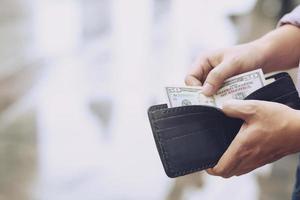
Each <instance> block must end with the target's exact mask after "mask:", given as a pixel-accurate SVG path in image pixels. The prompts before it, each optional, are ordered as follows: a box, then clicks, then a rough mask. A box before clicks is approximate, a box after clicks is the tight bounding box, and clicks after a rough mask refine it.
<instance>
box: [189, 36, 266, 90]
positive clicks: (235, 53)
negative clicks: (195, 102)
mask: <svg viewBox="0 0 300 200" xmlns="http://www.w3.org/2000/svg"><path fill="white" fill-rule="evenodd" d="M256 44H257V43H256V42H252V43H247V44H243V45H237V46H233V47H231V48H226V49H222V50H217V51H213V52H211V53H208V54H206V55H204V56H201V57H200V58H198V59H197V61H196V62H195V63H194V66H193V69H192V71H191V72H190V73H189V74H188V75H187V77H186V79H185V83H186V84H187V85H191V86H197V85H202V84H203V83H204V85H203V93H204V94H205V95H207V96H211V95H213V94H215V93H216V91H217V90H218V89H219V88H220V87H221V85H222V84H223V82H224V80H225V79H227V78H230V77H231V76H234V75H236V74H240V73H243V72H247V71H251V70H254V69H257V68H259V67H260V65H261V64H262V62H261V60H262V55H263V53H262V52H260V49H261V48H260V47H259V45H256Z"/></svg>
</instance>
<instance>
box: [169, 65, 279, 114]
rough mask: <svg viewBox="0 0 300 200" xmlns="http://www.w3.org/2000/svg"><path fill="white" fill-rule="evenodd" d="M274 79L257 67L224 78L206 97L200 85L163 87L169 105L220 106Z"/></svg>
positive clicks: (241, 97)
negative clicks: (212, 92) (215, 90)
mask: <svg viewBox="0 0 300 200" xmlns="http://www.w3.org/2000/svg"><path fill="white" fill-rule="evenodd" d="M274 80H275V79H268V80H266V79H265V76H264V74H263V71H262V70H261V69H257V70H254V71H250V72H246V73H243V74H239V75H237V76H233V77H231V78H229V79H227V80H225V82H224V84H223V85H222V87H221V88H220V89H219V90H218V91H217V92H216V94H215V95H213V96H211V97H207V96H205V95H204V94H203V93H202V87H201V86H199V87H191V86H183V87H165V91H166V94H167V98H168V101H169V107H178V106H188V105H209V106H215V107H219V108H222V104H223V103H224V102H225V101H227V100H230V99H244V98H245V97H246V96H248V95H249V94H250V93H252V92H254V91H255V90H257V89H259V88H261V87H263V86H265V85H267V84H269V83H271V82H273V81H274Z"/></svg>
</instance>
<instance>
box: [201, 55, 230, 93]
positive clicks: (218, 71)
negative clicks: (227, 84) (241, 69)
mask: <svg viewBox="0 0 300 200" xmlns="http://www.w3.org/2000/svg"><path fill="white" fill-rule="evenodd" d="M235 74H236V68H234V67H232V64H231V62H229V61H223V62H221V63H220V64H219V65H218V66H216V67H215V68H213V69H212V70H211V71H210V72H209V73H208V75H207V77H206V80H205V83H204V86H203V93H204V94H205V95H207V96H211V95H213V94H215V93H216V92H217V90H218V89H219V88H220V87H221V86H222V84H223V83H224V81H225V79H227V78H229V77H231V76H233V75H235Z"/></svg>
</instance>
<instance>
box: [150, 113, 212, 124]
mask: <svg viewBox="0 0 300 200" xmlns="http://www.w3.org/2000/svg"><path fill="white" fill-rule="evenodd" d="M203 113H207V114H208V115H212V114H211V113H208V112H207V111H206V112H205V111H203V112H195V113H189V114H185V113H183V114H180V115H172V116H168V117H161V118H159V119H156V120H155V121H154V122H159V121H163V120H166V119H172V118H180V117H186V116H192V115H200V114H203Z"/></svg>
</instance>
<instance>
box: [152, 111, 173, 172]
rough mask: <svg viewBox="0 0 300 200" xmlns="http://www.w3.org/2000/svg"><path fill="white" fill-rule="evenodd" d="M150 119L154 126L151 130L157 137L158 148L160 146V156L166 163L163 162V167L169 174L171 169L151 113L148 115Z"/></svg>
mask: <svg viewBox="0 0 300 200" xmlns="http://www.w3.org/2000/svg"><path fill="white" fill-rule="evenodd" d="M150 117H151V121H152V122H153V125H154V126H153V128H154V130H155V133H156V135H157V140H158V144H159V146H160V148H161V155H162V158H163V159H164V160H165V161H166V162H165V164H166V165H165V166H166V169H167V170H170V172H172V171H173V169H172V168H171V166H170V164H169V160H168V153H167V152H166V150H165V148H164V147H163V146H162V143H161V137H160V134H159V132H157V130H158V127H157V125H156V123H155V121H154V117H153V115H152V113H151V114H150Z"/></svg>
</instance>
